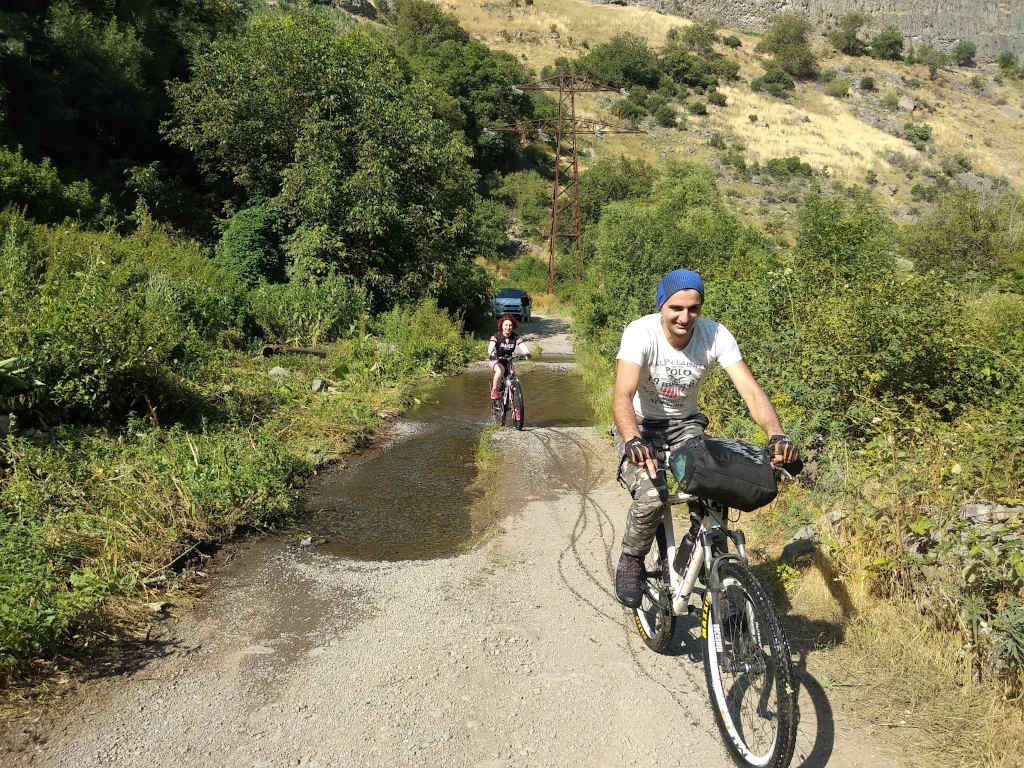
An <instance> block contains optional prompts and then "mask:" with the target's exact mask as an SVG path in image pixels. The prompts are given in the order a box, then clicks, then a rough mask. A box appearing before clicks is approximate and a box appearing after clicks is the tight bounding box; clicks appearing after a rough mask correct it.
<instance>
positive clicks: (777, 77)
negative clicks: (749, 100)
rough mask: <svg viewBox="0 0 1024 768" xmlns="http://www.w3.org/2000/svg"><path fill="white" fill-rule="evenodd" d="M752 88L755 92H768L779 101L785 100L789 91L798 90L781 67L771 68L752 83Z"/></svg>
mask: <svg viewBox="0 0 1024 768" xmlns="http://www.w3.org/2000/svg"><path fill="white" fill-rule="evenodd" d="M750 87H751V89H752V90H754V91H767V92H768V93H770V94H771V95H772V96H774V97H775V98H777V99H784V98H785V97H786V96H787V95H788V93H787V92H788V91H792V90H794V89H795V88H796V83H795V82H794V81H793V78H792V77H790V76H789V73H788V72H786V71H785V70H784V69H782V68H781V67H774V66H773V67H769V68H768V70H767V71H766V72H765V73H764V74H763V75H761V77H757V78H754V79H753V80H751V81H750Z"/></svg>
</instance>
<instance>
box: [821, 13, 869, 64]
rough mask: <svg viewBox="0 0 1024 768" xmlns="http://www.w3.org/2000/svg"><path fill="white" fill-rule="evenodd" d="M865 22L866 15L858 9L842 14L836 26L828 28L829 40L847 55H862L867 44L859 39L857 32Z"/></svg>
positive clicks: (865, 50)
mask: <svg viewBox="0 0 1024 768" xmlns="http://www.w3.org/2000/svg"><path fill="white" fill-rule="evenodd" d="M867 22H868V17H867V15H866V14H864V13H861V12H860V11H851V12H850V13H845V14H843V15H842V16H840V17H839V22H838V23H837V24H836V26H835V27H833V28H832V29H830V30H829V32H828V39H829V42H830V43H832V45H834V46H835V47H836V48H837V49H838V50H839V51H840V52H841V53H845V54H846V55H847V56H863V55H864V54H865V53H867V50H868V45H867V43H865V42H864V41H863V40H861V39H860V37H859V33H860V30H861V27H863V26H864V25H865V24H867Z"/></svg>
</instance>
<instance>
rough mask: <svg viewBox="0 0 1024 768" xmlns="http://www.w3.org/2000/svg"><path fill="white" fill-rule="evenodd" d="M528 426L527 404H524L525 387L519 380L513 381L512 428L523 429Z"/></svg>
mask: <svg viewBox="0 0 1024 768" xmlns="http://www.w3.org/2000/svg"><path fill="white" fill-rule="evenodd" d="M524 424H526V404H525V403H524V402H523V385H522V384H520V383H519V379H513V381H512V426H514V427H515V428H516V429H522V428H523V425H524Z"/></svg>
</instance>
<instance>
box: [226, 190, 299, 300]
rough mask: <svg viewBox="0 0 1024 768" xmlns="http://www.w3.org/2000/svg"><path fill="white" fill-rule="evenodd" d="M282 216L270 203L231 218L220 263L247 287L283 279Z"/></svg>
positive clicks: (241, 212)
mask: <svg viewBox="0 0 1024 768" xmlns="http://www.w3.org/2000/svg"><path fill="white" fill-rule="evenodd" d="M281 214H282V211H281V210H280V208H279V207H278V206H274V205H273V204H270V203H261V204H259V205H254V206H251V207H249V208H245V209H243V210H241V211H239V212H238V213H236V214H235V215H234V216H232V217H231V221H230V222H229V223H228V227H227V229H225V230H224V234H223V235H222V236H221V240H220V247H221V250H220V261H221V263H223V264H224V266H225V267H226V268H227V269H230V270H231V271H232V272H234V273H235V274H236V275H238V278H239V279H240V280H241V281H242V282H244V283H245V284H246V285H248V286H250V287H251V286H254V285H256V283H258V282H260V281H261V280H267V281H269V282H272V283H279V282H282V281H283V280H284V278H285V259H284V252H283V250H282V249H281V228H282V222H281Z"/></svg>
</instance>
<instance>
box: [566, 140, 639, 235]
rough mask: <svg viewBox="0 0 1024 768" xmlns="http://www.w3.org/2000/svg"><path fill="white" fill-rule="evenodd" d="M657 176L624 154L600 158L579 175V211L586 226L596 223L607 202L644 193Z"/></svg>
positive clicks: (635, 196) (627, 198)
mask: <svg viewBox="0 0 1024 768" xmlns="http://www.w3.org/2000/svg"><path fill="white" fill-rule="evenodd" d="M656 177H657V172H656V171H655V169H654V168H653V167H652V166H651V165H649V164H647V163H645V162H644V161H643V160H631V159H630V158H628V157H624V156H621V155H620V156H619V157H616V158H602V159H600V160H598V161H597V162H595V163H594V164H593V165H591V166H590V167H588V168H587V169H586V171H584V172H583V174H582V175H581V176H580V215H581V216H582V218H583V222H584V224H585V225H586V226H587V227H588V228H589V226H590V225H591V224H595V223H597V220H598V219H599V218H600V216H601V211H602V210H604V207H605V206H606V205H608V204H609V203H613V202H615V201H617V200H629V199H632V198H639V197H645V196H646V195H647V194H648V193H649V192H650V191H651V186H652V185H653V184H654V180H655V178H656Z"/></svg>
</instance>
